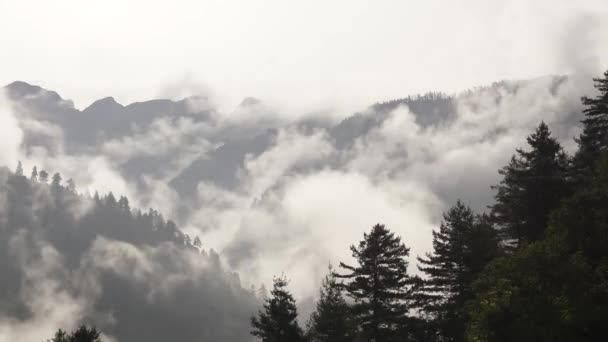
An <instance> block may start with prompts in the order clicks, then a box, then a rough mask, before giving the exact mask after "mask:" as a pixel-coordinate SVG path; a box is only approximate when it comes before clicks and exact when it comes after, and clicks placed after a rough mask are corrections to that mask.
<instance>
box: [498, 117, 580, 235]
mask: <svg viewBox="0 0 608 342" xmlns="http://www.w3.org/2000/svg"><path fill="white" fill-rule="evenodd" d="M527 142H528V145H529V146H530V151H524V150H522V149H518V150H517V154H516V155H514V156H513V157H512V158H511V161H510V163H509V164H508V165H507V166H505V167H503V168H502V169H501V170H499V173H500V174H501V175H502V176H503V179H502V180H501V182H500V184H499V185H497V186H494V187H493V189H495V190H496V197H495V198H496V203H495V204H494V205H492V206H491V207H490V208H491V210H492V218H493V219H494V222H495V223H496V224H497V226H498V228H499V229H500V230H501V231H502V235H503V238H504V240H505V243H506V244H510V245H511V246H514V247H516V246H519V245H521V244H522V243H525V242H533V241H536V240H538V239H540V238H541V237H542V234H543V232H544V229H545V227H546V226H547V220H548V218H549V214H550V213H551V212H552V211H553V210H555V209H556V208H557V207H558V206H559V204H560V202H561V200H562V199H564V198H565V197H566V196H567V195H568V193H569V187H568V178H567V174H568V166H569V164H568V163H569V161H568V157H567V155H566V154H565V152H564V151H563V149H562V147H561V145H560V144H559V142H557V140H555V138H553V137H552V136H551V132H550V131H549V128H548V127H547V125H546V124H545V123H544V122H542V123H541V124H540V125H539V126H538V128H537V129H536V131H535V132H534V133H533V134H532V135H530V136H529V137H528V138H527Z"/></svg>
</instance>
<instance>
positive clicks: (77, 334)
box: [50, 325, 101, 342]
mask: <svg viewBox="0 0 608 342" xmlns="http://www.w3.org/2000/svg"><path fill="white" fill-rule="evenodd" d="M50 342H101V337H100V332H99V331H97V329H96V328H95V327H92V328H88V327H87V326H85V325H81V326H80V327H79V328H78V329H76V330H74V331H73V332H72V333H71V334H68V333H66V332H65V331H63V330H61V329H59V330H57V332H56V333H55V336H54V337H53V338H52V339H51V340H50Z"/></svg>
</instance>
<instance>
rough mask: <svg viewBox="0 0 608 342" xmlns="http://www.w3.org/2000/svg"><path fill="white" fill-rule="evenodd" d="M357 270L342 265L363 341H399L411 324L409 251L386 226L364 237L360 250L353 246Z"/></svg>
mask: <svg viewBox="0 0 608 342" xmlns="http://www.w3.org/2000/svg"><path fill="white" fill-rule="evenodd" d="M350 249H351V251H352V255H353V257H354V258H355V259H356V260H357V263H358V265H357V266H349V265H347V264H345V263H342V262H341V263H340V267H341V268H343V269H345V270H346V271H348V273H347V274H336V276H337V277H338V278H344V279H348V280H349V282H348V283H346V284H345V285H344V288H345V289H346V292H347V293H348V295H349V296H350V297H352V298H353V299H354V304H353V306H352V307H353V314H354V318H355V322H356V323H357V326H358V327H359V330H360V333H361V337H362V338H363V339H365V340H366V341H374V342H384V341H392V340H394V339H395V338H397V336H398V334H399V330H400V329H403V325H404V323H405V322H407V320H408V311H409V310H410V304H411V302H412V300H413V292H414V288H415V285H416V283H417V279H416V278H412V277H410V276H409V275H408V274H407V267H408V262H407V260H406V258H407V257H408V255H409V248H407V247H405V245H404V244H403V243H402V242H401V238H400V237H398V236H395V234H394V233H392V232H390V231H389V230H388V229H387V228H386V227H385V226H384V225H380V224H377V225H375V226H374V227H373V228H372V230H371V232H370V233H369V234H367V233H364V234H363V240H362V241H361V242H359V246H357V247H355V246H354V245H353V246H351V248H350Z"/></svg>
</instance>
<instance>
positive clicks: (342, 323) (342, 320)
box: [307, 265, 354, 342]
mask: <svg viewBox="0 0 608 342" xmlns="http://www.w3.org/2000/svg"><path fill="white" fill-rule="evenodd" d="M341 285H342V284H341V283H340V282H338V280H337V278H336V276H335V274H334V273H333V268H332V266H331V265H329V274H328V275H327V276H325V279H324V280H323V284H322V285H321V289H320V291H319V292H320V293H319V301H318V302H317V307H316V310H315V312H313V313H312V314H311V316H310V320H309V321H308V326H307V328H308V329H307V330H308V331H307V336H308V341H310V342H348V341H353V332H354V325H353V322H352V319H351V313H350V308H349V306H348V304H347V303H346V301H345V300H344V297H343V296H342V288H341Z"/></svg>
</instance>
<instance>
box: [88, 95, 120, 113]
mask: <svg viewBox="0 0 608 342" xmlns="http://www.w3.org/2000/svg"><path fill="white" fill-rule="evenodd" d="M123 107H124V106H123V105H121V104H120V103H118V102H116V100H115V99H114V98H113V97H111V96H108V97H104V98H103V99H100V100H97V101H95V102H93V103H91V105H89V106H88V107H87V108H85V109H84V112H90V111H111V110H114V109H121V108H123Z"/></svg>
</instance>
